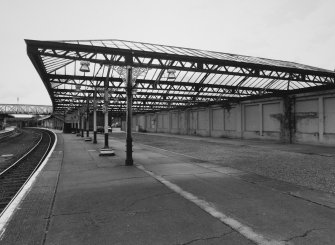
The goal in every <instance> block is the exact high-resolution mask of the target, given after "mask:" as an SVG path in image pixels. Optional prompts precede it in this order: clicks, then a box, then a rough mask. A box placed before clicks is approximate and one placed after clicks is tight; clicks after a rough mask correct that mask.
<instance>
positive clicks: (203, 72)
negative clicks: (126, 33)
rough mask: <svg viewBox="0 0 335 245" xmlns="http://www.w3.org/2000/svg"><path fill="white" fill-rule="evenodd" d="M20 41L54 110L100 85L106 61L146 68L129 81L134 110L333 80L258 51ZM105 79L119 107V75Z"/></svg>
mask: <svg viewBox="0 0 335 245" xmlns="http://www.w3.org/2000/svg"><path fill="white" fill-rule="evenodd" d="M26 43H27V52H28V55H29V57H30V59H31V60H32V62H33V64H34V66H35V68H36V70H37V71H38V73H39V75H40V77H41V78H42V80H43V82H44V84H45V86H46V88H47V90H48V92H49V94H50V97H51V100H52V103H53V105H54V107H55V110H56V111H61V110H64V108H65V107H64V105H65V106H68V107H69V106H70V108H76V106H77V105H80V104H81V103H84V101H85V99H87V97H88V96H90V94H92V93H93V91H94V89H95V88H102V87H103V86H102V83H103V81H105V80H106V77H108V76H107V74H106V70H107V69H105V67H107V66H113V67H114V68H115V69H116V68H117V67H118V66H132V67H143V68H148V69H149V72H147V73H146V74H145V75H143V76H142V77H139V78H138V79H137V80H136V83H135V87H136V89H137V95H136V96H134V102H133V103H134V106H135V107H134V108H135V110H138V111H141V110H144V108H147V105H148V104H150V103H154V104H151V105H150V106H155V108H163V109H164V108H179V106H185V107H186V106H188V105H190V104H191V105H199V104H204V103H208V104H210V103H215V102H220V101H227V100H236V99H242V98H248V97H250V98H254V97H257V96H265V95H273V96H284V95H285V94H288V93H291V92H292V91H295V92H303V91H305V90H310V89H322V88H323V87H324V88H326V87H329V86H331V87H333V86H334V84H335V73H334V72H332V71H329V70H325V69H320V68H315V67H311V66H306V65H302V64H297V63H293V62H286V61H279V60H270V59H263V58H258V57H250V56H239V55H233V54H227V53H219V52H211V51H204V50H195V49H186V48H179V47H171V46H163V45H154V44H147V43H139V42H129V41H121V40H94V41H89V40H88V41H33V40H26ZM80 61H89V62H90V63H91V64H94V70H96V66H98V67H99V66H100V68H99V69H97V70H98V71H97V72H96V74H95V73H94V72H93V73H92V72H91V73H87V74H85V73H81V72H79V62H80ZM101 68H102V69H101ZM168 69H174V70H177V71H178V73H177V77H176V79H175V80H174V81H169V80H167V79H166V78H164V76H163V74H164V72H165V71H166V70H168ZM107 81H108V84H109V87H111V88H114V89H115V91H114V95H113V96H112V97H113V98H118V99H119V102H118V103H110V105H109V106H110V108H114V107H115V108H118V110H119V109H122V108H123V109H124V108H125V107H124V105H123V104H122V102H124V101H125V85H124V84H123V81H122V78H121V77H120V76H119V75H118V74H116V73H114V74H112V75H111V77H110V78H108V79H107ZM78 84H80V85H81V86H82V91H81V92H79V93H78V92H76V91H75V89H74V88H75V85H78ZM73 96H74V97H73ZM71 97H73V98H71ZM75 97H76V98H75ZM101 98H102V97H101V96H98V99H99V100H101ZM185 101H188V103H185ZM150 106H149V107H150ZM145 110H146V109H145Z"/></svg>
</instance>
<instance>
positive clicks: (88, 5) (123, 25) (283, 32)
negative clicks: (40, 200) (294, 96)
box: [0, 0, 335, 105]
mask: <svg viewBox="0 0 335 245" xmlns="http://www.w3.org/2000/svg"><path fill="white" fill-rule="evenodd" d="M334 9H335V1H334V0H317V1H316V0H234V1H233V0H165V1H160V0H53V1H51V0H29V1H28V0H0V34H1V39H0V40H1V41H0V42H1V45H0V55H1V57H0V72H1V77H0V104H16V103H22V104H37V105H51V100H50V98H49V95H48V93H47V90H46V89H45V87H44V85H43V82H42V80H41V79H40V77H39V75H38V73H37V72H36V70H35V68H34V67H33V65H32V63H31V61H30V60H29V58H28V56H27V53H26V44H25V42H24V39H33V40H84V39H85V40H87V39H121V40H129V41H140V42H148V43H156V44H162V45H172V46H179V47H187V48H196V49H205V50H211V51H219V52H225V53H233V54H241V55H251V56H257V57H264V58H272V59H279V60H286V61H293V62H298V63H302V64H306V65H311V66H316V67H320V68H324V69H329V70H334V68H335V14H334Z"/></svg>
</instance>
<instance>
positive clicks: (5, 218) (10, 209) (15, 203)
mask: <svg viewBox="0 0 335 245" xmlns="http://www.w3.org/2000/svg"><path fill="white" fill-rule="evenodd" d="M49 131H51V130H49ZM51 132H52V133H53V134H55V133H54V132H53V131H51ZM56 144H57V136H56V134H55V142H54V145H53V147H52V148H51V150H50V152H49V153H48V155H47V157H46V158H45V159H44V161H43V162H42V164H41V165H40V167H39V168H38V169H37V170H36V172H35V173H34V174H33V175H32V176H31V177H30V179H29V180H28V182H27V183H26V184H25V185H24V186H23V187H22V188H21V190H20V192H19V193H18V194H17V195H16V196H15V198H14V199H13V200H12V201H11V203H10V204H9V205H8V206H7V208H6V209H5V210H4V211H3V212H2V213H1V214H0V241H1V240H2V238H3V235H4V234H5V231H6V227H7V224H8V222H9V221H10V219H11V218H12V216H13V214H14V213H15V211H16V210H17V209H19V205H20V203H21V201H22V200H23V199H24V198H25V196H26V195H27V194H28V192H29V191H30V189H31V187H32V185H33V183H34V182H35V180H36V178H37V176H38V175H39V173H40V172H41V171H42V169H43V167H44V166H45V164H46V163H47V162H48V160H49V158H50V156H51V154H52V153H53V151H54V149H55V147H56Z"/></svg>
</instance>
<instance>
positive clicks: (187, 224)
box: [0, 134, 335, 244]
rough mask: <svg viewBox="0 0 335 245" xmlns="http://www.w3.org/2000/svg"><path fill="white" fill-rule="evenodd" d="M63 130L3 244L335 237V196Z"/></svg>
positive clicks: (325, 240) (320, 240)
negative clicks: (106, 145)
mask: <svg viewBox="0 0 335 245" xmlns="http://www.w3.org/2000/svg"><path fill="white" fill-rule="evenodd" d="M102 142H103V138H102V136H99V138H98V144H92V142H85V141H84V139H82V138H81V137H77V136H75V135H73V134H58V143H57V146H56V148H55V151H54V152H53V153H52V156H51V158H50V160H49V161H48V163H47V165H46V166H45V167H44V169H43V171H42V172H41V174H40V175H39V177H38V179H37V181H36V182H35V184H34V185H33V188H32V189H31V190H30V192H29V194H28V195H27V196H26V198H25V199H24V201H23V202H22V203H21V205H20V206H19V207H18V208H17V210H16V212H15V214H14V215H13V216H12V219H11V220H10V222H9V224H8V225H7V226H6V230H5V232H4V234H3V236H2V237H1V240H0V244H334V241H335V234H334V232H333V231H334V230H335V210H334V206H335V205H334V202H333V201H334V200H335V199H334V196H332V195H330V194H327V195H325V193H322V192H318V191H312V190H310V189H306V188H303V187H301V186H295V185H293V184H289V183H286V182H283V181H277V180H274V179H270V178H266V177H263V176H259V175H256V174H251V173H246V172H243V171H240V170H236V169H233V168H229V167H220V166H218V165H217V164H212V163H210V162H202V161H197V159H194V158H190V157H187V156H185V155H181V154H177V153H174V152H170V151H165V150H161V149H158V148H153V147H149V146H144V145H140V144H135V146H134V162H135V164H136V166H132V167H129V166H127V167H126V166H124V161H125V142H124V141H120V140H116V139H113V140H110V146H113V149H114V150H115V154H116V155H115V156H111V157H99V149H100V148H101V145H102Z"/></svg>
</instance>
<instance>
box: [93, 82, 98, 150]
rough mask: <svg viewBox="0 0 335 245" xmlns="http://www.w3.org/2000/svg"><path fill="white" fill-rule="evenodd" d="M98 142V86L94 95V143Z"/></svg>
mask: <svg viewBox="0 0 335 245" xmlns="http://www.w3.org/2000/svg"><path fill="white" fill-rule="evenodd" d="M96 143H97V88H95V90H94V97H93V144H96Z"/></svg>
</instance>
